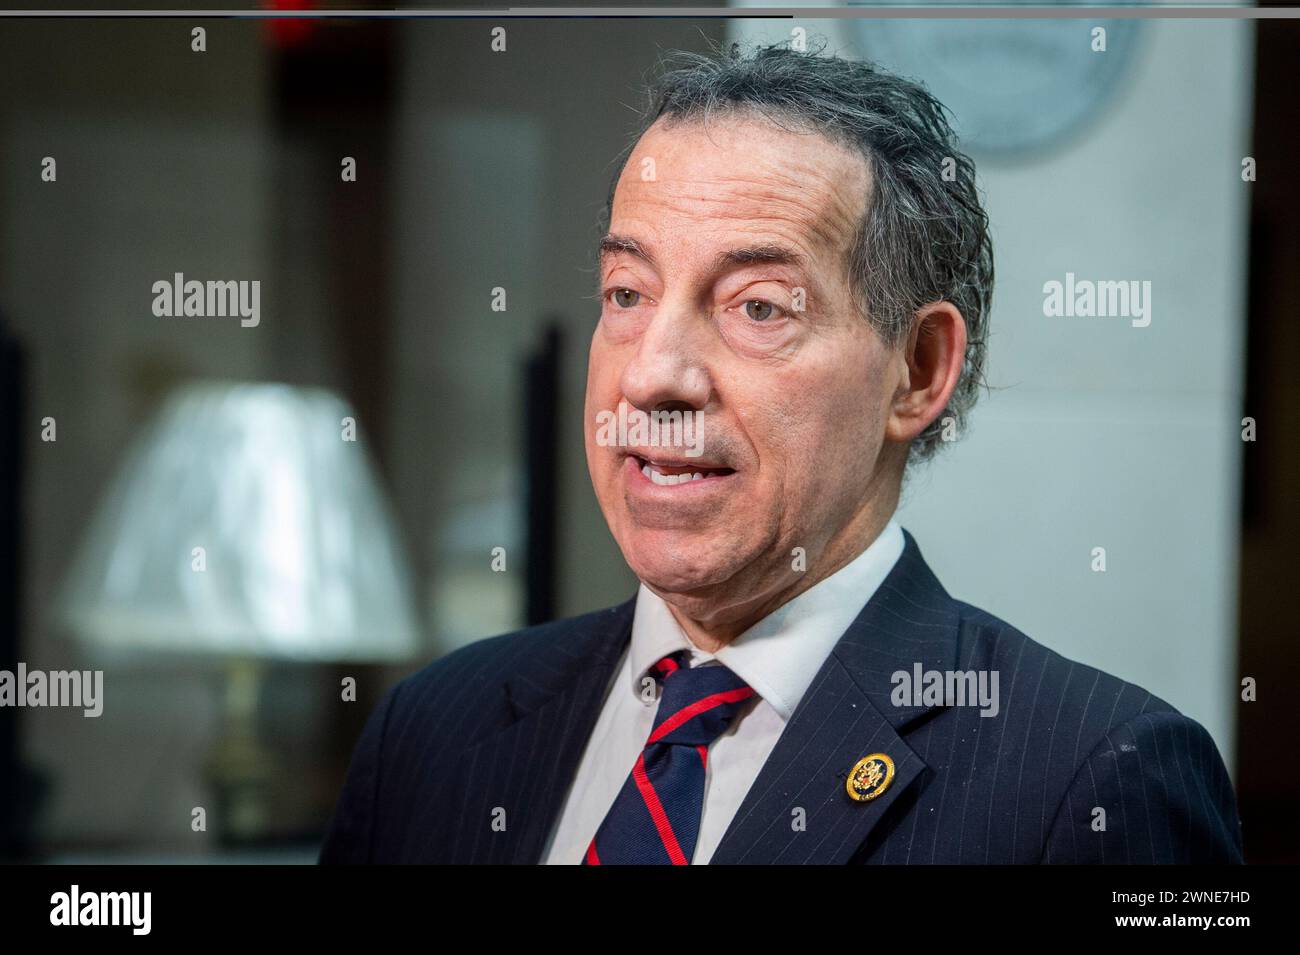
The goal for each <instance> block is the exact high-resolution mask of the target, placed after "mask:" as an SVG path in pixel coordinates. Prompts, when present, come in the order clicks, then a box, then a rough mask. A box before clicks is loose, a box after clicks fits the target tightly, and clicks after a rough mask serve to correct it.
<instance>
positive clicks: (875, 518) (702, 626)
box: [661, 498, 897, 653]
mask: <svg viewBox="0 0 1300 955" xmlns="http://www.w3.org/2000/svg"><path fill="white" fill-rule="evenodd" d="M892 503H893V504H897V498H895V500H894V501H893V502H892ZM893 513H894V508H893V507H892V506H891V507H887V508H879V509H872V510H870V511H867V512H864V513H863V514H861V515H859V519H857V520H855V521H854V522H852V523H851V524H850V525H848V526H846V527H845V528H843V529H841V531H840V532H839V533H838V534H836V535H835V536H834V537H832V538H831V540H830V542H829V543H828V545H827V547H826V548H824V549H823V551H822V558H821V560H819V561H818V562H817V564H816V565H815V566H810V567H809V568H808V569H807V570H806V571H804V572H803V573H800V574H797V575H796V577H795V579H794V580H793V581H791V582H790V583H789V584H788V585H786V586H784V587H778V588H776V589H775V590H772V591H771V592H768V593H764V594H762V595H761V596H760V597H759V598H757V599H755V600H751V601H747V602H744V603H742V604H740V605H739V606H735V607H729V608H728V609H727V610H726V611H725V612H723V613H718V614H716V615H709V616H693V615H690V614H688V613H686V611H684V610H682V609H680V608H679V607H677V606H676V605H675V604H674V603H673V602H672V601H671V600H666V601H665V602H666V603H667V604H668V609H669V610H670V611H671V612H672V615H673V618H674V619H675V620H676V621H677V624H678V626H680V627H681V628H682V631H683V632H684V633H685V634H686V637H687V639H689V640H690V641H691V643H692V644H694V645H695V646H696V647H698V648H699V649H700V650H703V651H704V652H706V653H717V652H718V651H719V650H720V649H722V648H723V647H725V646H727V645H728V644H729V643H731V642H732V641H734V640H735V639H736V638H737V637H739V636H740V635H741V634H742V633H744V632H745V631H746V630H748V629H749V628H750V627H752V626H754V624H756V623H758V622H759V621H760V620H762V619H763V618H764V617H766V616H767V615H768V614H770V613H772V612H773V611H775V610H777V609H778V608H780V607H782V606H784V605H785V604H787V603H789V602H790V601H791V600H793V599H794V598H795V597H797V596H799V595H800V594H801V593H803V592H804V591H806V590H809V589H811V588H813V587H815V586H816V585H817V584H819V583H821V582H822V581H823V580H825V579H826V578H827V577H829V576H831V574H833V573H835V572H836V571H838V570H840V569H841V568H842V567H844V566H845V565H847V564H849V563H850V562H851V561H853V560H854V559H856V558H857V557H859V556H860V555H861V554H862V553H863V552H864V551H865V550H866V549H867V548H868V547H870V546H871V544H872V543H874V542H875V540H876V538H878V537H879V536H880V533H881V531H883V530H884V529H885V526H886V525H887V524H888V523H889V519H890V517H892V516H893ZM778 573H780V574H781V576H783V577H788V576H789V572H788V570H786V569H785V568H784V567H783V568H782V569H781V570H780V571H778ZM661 596H663V595H661Z"/></svg>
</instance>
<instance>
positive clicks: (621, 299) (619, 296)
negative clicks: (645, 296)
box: [611, 288, 641, 308]
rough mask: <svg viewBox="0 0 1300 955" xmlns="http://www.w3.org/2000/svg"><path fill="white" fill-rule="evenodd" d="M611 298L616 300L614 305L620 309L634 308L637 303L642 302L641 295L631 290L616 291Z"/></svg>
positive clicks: (618, 289) (621, 289)
mask: <svg viewBox="0 0 1300 955" xmlns="http://www.w3.org/2000/svg"><path fill="white" fill-rule="evenodd" d="M611 297H612V298H613V299H614V304H615V305H617V306H618V307H619V308H632V307H633V306H634V305H636V303H637V302H639V301H641V293H640V292H634V291H632V290H631V289H630V288H617V289H614V292H613V295H612V296H611Z"/></svg>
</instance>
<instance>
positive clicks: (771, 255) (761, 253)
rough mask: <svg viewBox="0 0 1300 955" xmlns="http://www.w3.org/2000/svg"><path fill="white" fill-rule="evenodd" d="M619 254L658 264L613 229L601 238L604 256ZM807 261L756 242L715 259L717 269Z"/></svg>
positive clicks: (798, 264)
mask: <svg viewBox="0 0 1300 955" xmlns="http://www.w3.org/2000/svg"><path fill="white" fill-rule="evenodd" d="M619 254H627V255H632V256H635V257H636V258H638V259H641V260H642V261H643V262H645V263H646V264H647V265H654V264H655V260H654V256H652V255H651V254H650V253H649V251H648V250H647V249H646V248H645V246H643V245H642V244H641V243H640V242H638V241H637V240H636V239H633V238H630V237H629V236H624V235H616V234H615V233H613V232H611V233H609V234H608V235H606V236H604V237H602V238H601V240H600V257H601V259H604V258H605V257H606V256H610V255H619ZM807 264H808V263H807V259H805V258H804V256H802V255H800V254H799V253H798V252H795V251H794V250H793V249H787V248H785V247H784V246H779V245H755V246H748V247H746V248H742V249H729V250H727V251H725V252H719V253H718V255H717V256H716V257H715V258H714V260H713V267H714V270H715V271H721V270H723V269H726V268H734V267H736V266H743V265H790V266H794V267H796V268H805V267H806V266H807Z"/></svg>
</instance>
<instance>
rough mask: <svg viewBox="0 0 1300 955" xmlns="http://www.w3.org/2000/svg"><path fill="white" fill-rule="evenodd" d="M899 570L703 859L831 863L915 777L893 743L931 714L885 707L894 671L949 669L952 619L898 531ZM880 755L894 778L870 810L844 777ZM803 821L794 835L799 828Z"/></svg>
mask: <svg viewBox="0 0 1300 955" xmlns="http://www.w3.org/2000/svg"><path fill="white" fill-rule="evenodd" d="M904 540H905V543H904V548H903V553H902V555H901V556H900V557H899V559H898V562H897V563H896V564H895V565H894V568H893V570H892V571H890V573H889V575H888V576H887V577H886V578H885V580H884V582H883V583H882V584H881V585H880V588H879V589H878V590H877V591H876V593H875V594H874V595H873V596H872V598H871V599H870V600H869V601H868V602H867V604H866V606H864V607H863V609H862V612H861V613H860V614H858V616H857V618H856V619H855V620H854V621H853V623H852V624H851V625H850V626H849V629H848V630H847V631H845V633H844V636H842V637H841V638H840V640H839V642H838V643H837V644H836V645H835V648H834V650H833V651H832V652H831V654H830V656H829V657H827V659H826V662H825V663H824V664H823V665H822V667H821V669H820V670H819V671H818V673H817V676H816V677H815V678H814V680H813V683H812V685H811V686H810V687H809V688H808V692H807V693H805V694H804V697H803V699H802V700H801V701H800V703H799V706H798V707H797V708H796V709H795V712H794V713H793V714H792V715H791V717H790V722H789V724H788V725H787V726H786V728H785V731H784V732H783V733H782V734H781V738H780V739H779V740H778V741H777V744H776V746H775V748H774V749H773V750H772V753H771V755H770V756H769V757H768V759H767V762H766V763H764V765H763V768H762V769H761V770H760V771H759V774H758V776H757V777H756V778H755V780H754V782H753V784H752V785H751V786H750V789H749V792H748V793H747V795H746V796H745V799H744V801H743V802H742V803H741V806H740V808H739V809H738V810H737V812H736V815H735V817H734V818H733V819H732V821H731V825H730V826H729V827H728V828H727V831H726V833H725V834H724V835H723V838H722V841H721V842H720V843H719V845H718V848H717V850H716V851H715V852H714V854H713V857H712V859H711V862H712V863H714V864H719V865H725V864H729V863H746V864H770V863H792V864H799V863H803V864H829V865H834V864H842V863H845V862H848V861H849V859H850V858H851V857H852V856H853V854H854V853H855V852H856V851H857V850H858V848H859V847H860V846H861V845H862V844H863V842H864V841H865V840H866V839H867V837H868V836H869V835H870V833H871V831H872V829H873V828H874V827H875V826H876V824H877V823H878V822H879V821H880V820H881V819H882V818H883V817H884V816H885V815H886V813H887V812H888V811H889V807H890V806H891V805H892V804H893V803H894V801H895V800H896V799H898V798H899V797H900V796H901V795H902V794H903V793H904V792H906V791H907V790H908V788H909V787H910V786H912V785H913V783H915V782H916V780H917V778H918V777H919V776H921V774H922V773H923V772H924V771H925V769H926V765H925V762H924V761H923V760H922V759H921V757H920V756H918V755H917V754H916V753H915V752H914V751H913V750H912V749H911V748H910V747H909V746H908V745H907V743H906V742H905V741H904V739H903V737H902V736H901V735H900V733H901V731H903V730H904V729H905V728H906V727H907V726H908V725H909V724H910V723H912V722H914V721H915V720H917V719H919V718H921V717H922V716H924V715H925V714H926V713H927V712H928V711H929V710H930V709H932V707H929V706H925V705H919V706H895V705H894V704H893V703H892V702H891V700H890V693H891V691H892V689H893V686H892V684H891V682H890V675H891V674H892V673H894V672H895V671H897V670H906V671H908V672H909V673H910V672H911V671H912V668H913V665H914V664H916V663H920V664H922V666H923V667H924V668H925V669H939V670H944V669H953V668H954V665H955V660H956V653H957V613H956V607H955V605H954V601H953V600H952V598H951V597H949V596H948V594H947V593H946V592H945V591H944V589H943V587H942V586H941V585H940V584H939V581H938V580H937V579H936V578H935V576H934V574H933V573H932V572H931V571H930V568H929V567H928V566H927V565H926V563H925V561H924V559H922V557H921V552H920V549H919V548H918V547H917V546H916V541H915V540H914V539H913V538H912V535H911V534H909V533H907V532H906V531H904ZM873 753H884V754H885V755H887V756H889V757H890V759H892V760H893V762H894V767H895V776H894V779H893V781H892V782H891V783H890V784H889V786H888V787H887V788H886V790H885V791H884V792H883V793H882V794H881V795H880V796H878V797H877V798H875V799H873V800H871V801H869V802H857V801H855V800H853V799H851V798H850V797H849V795H848V793H847V791H846V789H845V781H846V779H847V777H848V774H849V771H850V770H851V769H852V767H853V765H854V764H855V763H856V762H857V761H858V760H860V759H862V758H863V757H864V756H868V755H871V754H873ZM800 822H802V824H803V825H802V828H801V827H800V826H799V823H800Z"/></svg>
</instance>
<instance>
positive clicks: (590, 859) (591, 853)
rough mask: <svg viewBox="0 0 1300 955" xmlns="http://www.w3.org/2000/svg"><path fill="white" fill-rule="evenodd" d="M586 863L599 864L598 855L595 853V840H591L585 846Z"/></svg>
mask: <svg viewBox="0 0 1300 955" xmlns="http://www.w3.org/2000/svg"><path fill="white" fill-rule="evenodd" d="M587 865H600V856H598V855H596V840H595V839H592V840H591V845H589V846H587Z"/></svg>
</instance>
